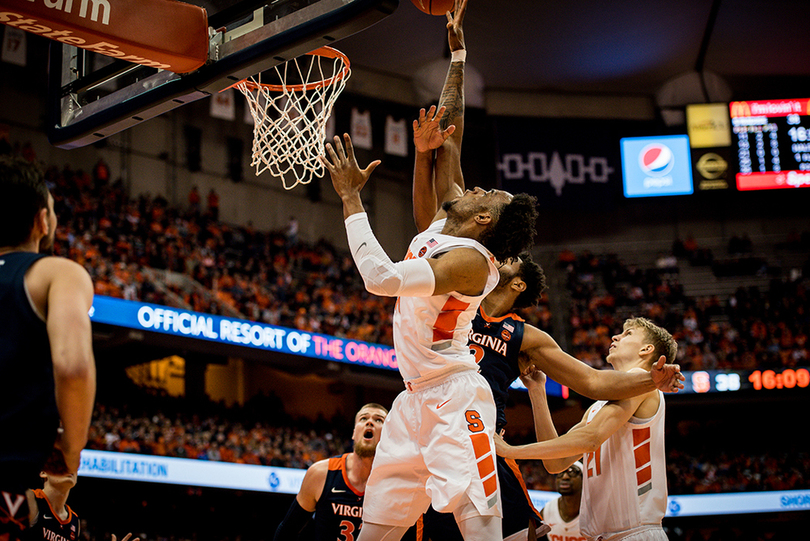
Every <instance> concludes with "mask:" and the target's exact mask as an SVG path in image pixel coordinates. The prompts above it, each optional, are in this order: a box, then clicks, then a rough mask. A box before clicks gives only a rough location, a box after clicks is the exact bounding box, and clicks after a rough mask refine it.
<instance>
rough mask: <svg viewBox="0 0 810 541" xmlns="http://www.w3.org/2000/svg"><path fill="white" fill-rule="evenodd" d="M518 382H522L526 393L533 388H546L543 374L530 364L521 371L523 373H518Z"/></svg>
mask: <svg viewBox="0 0 810 541" xmlns="http://www.w3.org/2000/svg"><path fill="white" fill-rule="evenodd" d="M520 381H522V382H523V385H525V386H526V390H527V391H531V390H532V389H535V388H540V389H545V388H546V374H545V372H543V371H541V370H539V369H538V368H537V367H536V366H535V365H533V364H530V365H529V366H527V367H526V368H524V369H523V372H521V373H520Z"/></svg>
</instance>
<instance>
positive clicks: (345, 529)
mask: <svg viewBox="0 0 810 541" xmlns="http://www.w3.org/2000/svg"><path fill="white" fill-rule="evenodd" d="M338 541H354V524H352V522H350V521H348V520H341V521H340V533H339V534H338Z"/></svg>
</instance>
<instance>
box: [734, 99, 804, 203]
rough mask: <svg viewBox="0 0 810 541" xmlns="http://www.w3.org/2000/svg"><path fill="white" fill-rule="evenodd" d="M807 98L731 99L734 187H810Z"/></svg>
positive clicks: (769, 188) (767, 188)
mask: <svg viewBox="0 0 810 541" xmlns="http://www.w3.org/2000/svg"><path fill="white" fill-rule="evenodd" d="M808 107H810V99H799V100H769V101H735V102H733V103H731V105H730V106H729V108H730V114H731V126H732V131H733V135H734V137H733V140H734V142H735V144H736V149H737V159H738V166H739V169H738V173H737V189H738V190H741V191H748V190H772V189H784V188H806V187H810V111H808Z"/></svg>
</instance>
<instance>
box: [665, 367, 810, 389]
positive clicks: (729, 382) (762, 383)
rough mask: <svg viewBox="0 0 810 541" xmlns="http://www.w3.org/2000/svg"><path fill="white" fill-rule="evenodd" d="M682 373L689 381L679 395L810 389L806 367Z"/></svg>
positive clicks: (808, 372)
mask: <svg viewBox="0 0 810 541" xmlns="http://www.w3.org/2000/svg"><path fill="white" fill-rule="evenodd" d="M683 374H684V377H685V378H686V381H684V388H683V390H682V391H680V393H687V394H691V393H718V392H719V393H724V392H734V391H744V390H754V391H761V390H780V389H794V388H807V387H808V386H810V370H808V369H807V368H798V369H793V368H785V369H778V370H753V371H735V370H698V371H695V372H684V373H683ZM680 393H679V394H680Z"/></svg>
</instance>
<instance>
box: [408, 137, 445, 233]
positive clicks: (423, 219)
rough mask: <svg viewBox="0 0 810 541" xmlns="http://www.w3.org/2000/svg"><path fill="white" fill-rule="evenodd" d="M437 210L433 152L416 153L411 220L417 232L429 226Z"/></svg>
mask: <svg viewBox="0 0 810 541" xmlns="http://www.w3.org/2000/svg"><path fill="white" fill-rule="evenodd" d="M438 210H439V207H438V202H437V199H436V188H435V186H434V185H433V151H430V152H418V151H417V152H416V160H415V161H414V166H413V220H414V223H415V224H416V229H417V230H418V231H419V232H422V231H424V230H425V229H427V228H428V226H429V225H430V222H431V221H432V220H433V217H434V216H436V212H437V211H438Z"/></svg>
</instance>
